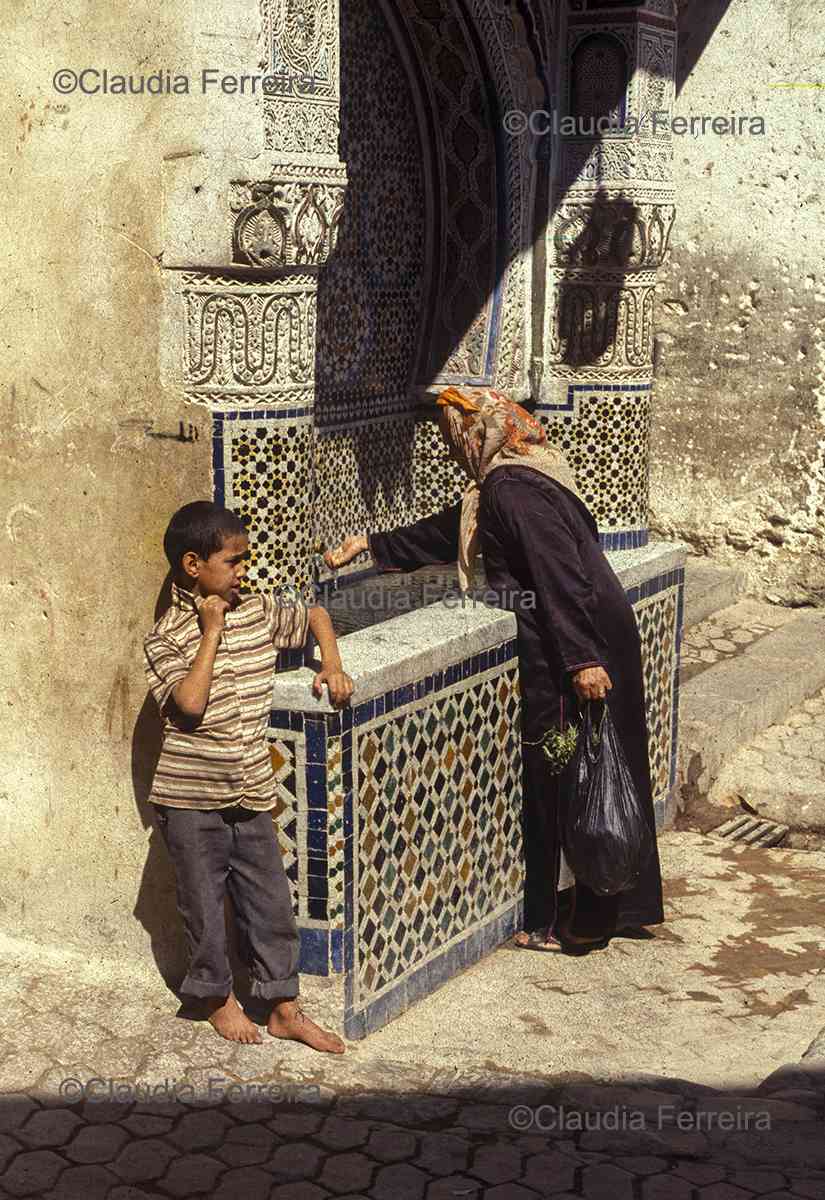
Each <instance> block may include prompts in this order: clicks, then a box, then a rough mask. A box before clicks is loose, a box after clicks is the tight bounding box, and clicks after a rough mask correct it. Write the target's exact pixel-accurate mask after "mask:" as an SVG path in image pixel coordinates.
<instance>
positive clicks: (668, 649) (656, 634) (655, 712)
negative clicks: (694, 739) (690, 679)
mask: <svg viewBox="0 0 825 1200" xmlns="http://www.w3.org/2000/svg"><path fill="white" fill-rule="evenodd" d="M678 599H679V596H678V588H670V589H669V590H667V591H664V592H659V593H658V594H657V595H655V596H653V597H651V598H650V599H647V600H640V601H639V602H638V604H636V605H635V606H634V608H635V612H636V619H637V621H638V624H639V634H640V636H641V639H642V663H643V666H644V680H645V693H646V696H647V720H648V734H649V753H650V775H651V780H652V783H653V798H654V800H661V799H663V798H665V797H666V796H667V794H668V791H669V788H670V764H671V754H672V739H673V717H674V684H675V681H676V670H677V658H676V614H677V606H678Z"/></svg>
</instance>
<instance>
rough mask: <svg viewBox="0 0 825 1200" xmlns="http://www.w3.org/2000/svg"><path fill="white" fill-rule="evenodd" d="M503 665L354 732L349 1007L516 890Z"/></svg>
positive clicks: (512, 757) (513, 710) (515, 735)
mask: <svg viewBox="0 0 825 1200" xmlns="http://www.w3.org/2000/svg"><path fill="white" fill-rule="evenodd" d="M518 739H519V689H518V672H517V668H516V667H515V666H514V665H510V666H508V667H506V668H505V669H504V670H501V671H499V670H496V671H495V672H488V673H486V674H485V675H483V676H482V677H480V678H472V677H471V676H469V674H468V676H467V677H466V680H465V681H463V682H457V683H456V684H454V685H453V686H451V688H450V690H449V691H445V692H444V693H443V694H441V695H439V696H437V697H436V698H435V699H433V700H432V701H431V702H430V703H428V704H426V706H424V707H421V708H418V709H416V708H415V707H413V708H408V709H407V710H406V711H402V712H400V713H399V714H397V715H394V716H392V717H391V719H389V720H386V719H384V718H383V717H382V718H379V719H377V720H376V721H375V722H374V723H373V724H372V725H371V726H370V727H368V728H365V729H361V730H359V731H358V736H357V744H356V746H355V747H354V756H355V763H356V784H355V786H356V793H357V801H356V808H357V822H356V847H355V850H354V852H355V853H357V856H358V860H357V869H358V875H357V880H356V882H355V889H356V913H355V920H356V926H355V929H354V937H355V957H356V963H357V966H356V971H357V979H356V993H355V1002H356V1006H357V1007H360V1006H362V1005H364V1004H365V1003H366V1002H367V1001H368V1000H369V998H370V997H371V996H375V995H376V993H379V992H381V991H382V990H383V989H385V988H387V987H388V986H390V985H391V984H393V983H394V982H397V981H398V980H400V979H401V978H402V977H403V976H405V975H406V974H407V973H409V972H410V971H412V970H413V969H415V968H416V967H418V966H420V965H421V964H422V963H423V962H425V961H426V960H427V959H428V957H430V956H431V955H433V954H434V953H436V952H437V951H440V950H441V949H443V947H444V946H445V945H446V944H447V943H448V942H449V941H450V940H451V939H452V938H456V937H459V936H462V935H465V934H467V933H469V932H471V931H472V929H473V928H475V927H477V926H478V925H479V924H480V923H481V922H483V921H484V920H485V918H486V917H491V916H492V915H494V914H495V913H496V911H497V910H498V909H500V908H501V907H502V905H504V904H506V903H507V901H508V900H511V901H512V902H513V903H516V902H517V900H518V898H519V897H520V893H521V887H522V879H523V872H522V864H521V823H520V814H521V762H520V753H519V745H518Z"/></svg>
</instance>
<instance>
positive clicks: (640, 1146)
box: [578, 1126, 724, 1174]
mask: <svg viewBox="0 0 825 1200" xmlns="http://www.w3.org/2000/svg"><path fill="white" fill-rule="evenodd" d="M631 1139H632V1140H631ZM631 1147H632V1148H633V1149H634V1150H636V1151H637V1152H638V1153H640V1154H641V1153H647V1154H654V1155H661V1154H665V1155H667V1156H668V1157H672V1158H679V1157H682V1156H684V1157H685V1158H703V1157H705V1156H706V1155H707V1154H708V1153H709V1152H710V1144H709V1142H708V1140H707V1138H706V1137H705V1136H704V1134H701V1133H697V1132H696V1131H695V1130H693V1129H670V1128H668V1127H667V1126H663V1128H661V1129H646V1130H638V1131H635V1130H634V1131H633V1133H632V1134H628V1133H625V1132H622V1131H618V1132H616V1133H610V1132H608V1131H607V1130H603V1129H599V1130H593V1131H592V1132H590V1133H583V1134H582V1136H581V1138H580V1140H579V1146H578V1148H579V1150H580V1151H590V1150H592V1151H596V1152H597V1153H600V1154H610V1155H624V1154H627V1151H628V1149H629V1148H631ZM723 1174H724V1172H723Z"/></svg>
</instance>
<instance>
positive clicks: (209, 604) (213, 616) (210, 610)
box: [198, 596, 229, 633]
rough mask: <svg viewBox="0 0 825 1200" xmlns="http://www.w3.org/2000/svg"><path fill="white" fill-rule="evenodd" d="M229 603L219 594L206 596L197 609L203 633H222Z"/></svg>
mask: <svg viewBox="0 0 825 1200" xmlns="http://www.w3.org/2000/svg"><path fill="white" fill-rule="evenodd" d="M228 612H229V604H228V603H227V601H226V600H224V599H223V598H222V597H221V596H207V597H206V599H205V600H204V601H203V603H202V604H201V606H200V608H199V609H198V616H199V618H200V623H201V629H202V630H203V632H204V633H222V632H223V627H224V619H225V617H226V614H227V613H228Z"/></svg>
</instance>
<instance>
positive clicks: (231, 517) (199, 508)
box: [163, 500, 247, 572]
mask: <svg viewBox="0 0 825 1200" xmlns="http://www.w3.org/2000/svg"><path fill="white" fill-rule="evenodd" d="M246 532H247V530H246V526H245V525H244V523H243V521H242V520H241V518H240V517H239V516H238V515H237V514H236V513H234V512H232V509H231V508H223V507H221V505H220V504H213V503H212V501H211V500H194V501H193V502H192V503H191V504H184V506H183V508H179V509H178V511H177V512H176V513H175V515H174V516H173V517H172V520H171V521H170V522H169V526H168V528H167V530H166V533H165V534H164V535H163V549H164V551H165V552H166V557H167V558H168V559H169V563H170V566H171V567H172V570H173V571H175V572H178V571H179V570H180V561H181V559H182V558H183V556H184V554H185V553H186V551H187V550H194V552H195V554H197V556H198V557H199V558H203V559H207V558H209V555H210V554H214V553H215V551H216V550H220V549H221V547H222V546H223V543H224V540H225V539H226V538H228V537H234V536H235V535H236V534H246Z"/></svg>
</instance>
